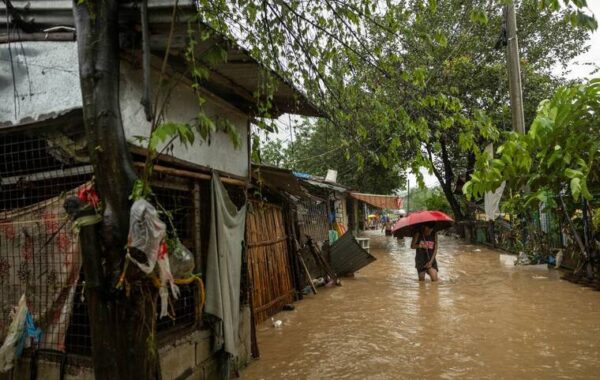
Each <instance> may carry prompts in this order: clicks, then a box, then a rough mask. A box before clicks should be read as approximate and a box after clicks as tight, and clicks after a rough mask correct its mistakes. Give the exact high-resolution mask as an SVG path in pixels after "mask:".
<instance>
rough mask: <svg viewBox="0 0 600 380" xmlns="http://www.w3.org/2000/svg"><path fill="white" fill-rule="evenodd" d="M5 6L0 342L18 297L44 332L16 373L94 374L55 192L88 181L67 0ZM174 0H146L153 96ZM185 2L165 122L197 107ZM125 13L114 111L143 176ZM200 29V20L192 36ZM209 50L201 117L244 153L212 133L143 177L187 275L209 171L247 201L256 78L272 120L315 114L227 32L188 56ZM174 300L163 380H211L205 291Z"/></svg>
mask: <svg viewBox="0 0 600 380" xmlns="http://www.w3.org/2000/svg"><path fill="white" fill-rule="evenodd" d="M11 3H12V5H13V8H12V10H11V11H10V12H8V11H7V9H6V6H5V5H1V6H0V8H2V9H3V11H4V12H5V13H6V14H7V18H3V21H2V23H3V24H2V26H3V28H2V31H3V33H2V34H0V56H1V57H2V61H3V62H4V64H3V65H2V69H0V83H2V84H3V85H2V86H1V87H0V181H1V182H0V188H1V192H0V305H1V307H2V309H1V315H0V341H3V340H4V337H5V335H6V331H7V328H8V326H9V323H10V320H9V311H10V309H11V308H12V307H13V306H14V305H16V304H17V302H18V300H19V297H20V296H21V295H22V294H25V293H26V294H27V295H28V297H29V298H28V304H29V309H30V310H31V312H32V314H33V317H34V320H35V322H37V324H38V326H39V327H40V328H41V329H42V331H43V332H44V335H43V338H42V341H41V343H40V345H39V349H38V350H37V351H36V355H35V356H31V355H28V353H26V354H25V357H24V359H23V360H20V361H19V362H18V363H17V366H16V367H15V368H14V369H13V374H12V375H13V376H15V377H18V378H20V377H24V376H27V373H28V372H29V369H30V368H35V367H37V370H38V372H40V373H44V374H46V375H47V377H54V378H59V377H60V378H63V376H65V377H67V378H69V377H70V378H73V377H78V378H93V373H92V371H91V369H90V367H91V364H92V363H91V360H90V354H91V352H90V347H91V341H90V329H89V323H88V314H87V313H88V312H87V306H86V300H85V298H84V297H83V289H84V286H85V285H84V279H82V277H81V260H80V252H79V246H78V241H77V237H76V235H75V234H74V233H73V232H72V228H71V227H72V226H71V223H70V222H68V221H67V219H66V215H65V213H64V210H63V208H62V203H63V200H64V195H65V194H73V193H74V192H76V191H77V189H81V187H82V186H83V185H84V184H86V183H87V182H88V181H90V179H91V178H92V177H93V175H94V171H93V168H92V166H91V165H90V159H89V156H88V150H87V139H86V136H85V133H84V129H83V127H82V125H83V115H82V98H81V91H80V83H79V82H80V78H79V70H78V53H77V48H76V42H75V41H76V35H75V32H74V29H73V19H72V8H71V7H72V4H73V2H72V1H51V2H49V1H44V2H37V1H34V2H30V1H12V2H11ZM174 3H175V2H174V1H159V0H150V1H148V7H149V17H148V18H149V24H150V30H151V36H150V46H151V50H152V53H153V54H152V59H151V68H152V72H151V83H152V86H151V87H152V88H153V89H157V88H159V85H158V81H159V79H158V78H159V76H160V66H161V58H162V56H163V55H164V52H165V48H166V44H167V40H168V38H167V36H168V32H169V29H170V26H171V25H170V20H171V17H170V15H171V12H172V8H173V5H174ZM194 3H195V2H194V1H191V0H189V1H179V8H180V9H179V11H178V18H177V24H176V25H175V28H174V37H173V44H172V46H171V51H172V54H171V56H170V57H169V64H168V68H167V72H166V77H167V78H166V79H167V81H168V82H169V83H170V84H171V85H172V92H171V93H172V95H171V99H170V102H169V104H168V107H167V111H166V116H165V121H172V122H189V121H190V120H193V119H194V118H195V117H196V115H197V114H198V111H199V108H198V107H199V106H198V102H197V97H196V95H195V94H194V91H193V89H192V83H193V82H192V80H191V78H190V76H189V72H188V71H187V70H186V64H185V60H184V58H183V57H184V51H185V49H186V48H187V46H188V45H187V43H186V38H187V36H188V21H190V20H192V17H193V16H194V15H195V6H194ZM121 6H122V8H123V12H122V17H123V20H122V22H123V24H124V25H133V26H134V27H132V28H131V30H130V32H129V33H126V34H125V35H124V36H123V37H124V38H123V40H122V42H121V43H122V46H121V48H122V51H121V73H120V74H121V75H120V80H121V83H120V108H121V110H120V111H121V114H122V119H123V125H124V133H125V136H126V138H127V139H128V141H129V143H130V151H131V154H132V157H133V159H134V161H135V162H136V163H137V167H138V168H141V166H142V165H143V162H144V159H145V156H146V151H145V149H144V146H145V145H144V143H143V142H141V140H140V138H139V136H142V137H148V135H149V122H148V121H147V120H146V118H145V117H144V111H143V107H142V105H141V104H140V99H141V98H142V94H143V74H144V73H143V70H142V67H141V62H140V58H139V56H140V54H139V53H140V46H139V44H137V43H136V41H139V40H140V36H139V32H137V31H136V30H139V28H136V27H135V26H136V25H138V24H139V22H140V21H139V20H140V14H139V8H138V7H137V6H136V4H135V2H133V1H132V2H128V1H124V2H122V4H121ZM23 22H25V23H26V25H27V30H24V29H23V25H24V24H23ZM203 27H204V26H203V25H201V24H198V25H197V28H198V31H197V32H198V33H200V31H201V28H203ZM4 31H7V32H4ZM217 47H218V48H219V49H223V50H224V51H225V52H226V54H227V60H226V61H224V62H222V63H220V64H218V65H216V66H214V67H212V68H211V72H210V75H209V77H208V78H207V79H206V81H205V82H204V83H203V87H202V88H201V89H200V91H201V92H202V95H203V97H204V98H205V100H206V103H205V104H204V106H203V107H204V110H205V112H206V114H207V116H209V117H211V118H219V119H222V120H226V121H227V122H228V123H229V125H231V126H232V128H234V129H235V133H236V134H237V135H238V136H239V137H240V138H239V141H240V146H239V147H238V148H234V146H233V145H232V143H231V141H230V139H229V137H228V135H227V134H226V133H223V132H216V133H214V134H212V136H211V137H210V140H209V141H206V142H205V143H203V144H202V145H200V146H197V145H195V146H193V147H189V148H186V147H185V146H181V145H179V144H174V145H173V146H171V147H170V148H169V149H168V150H166V153H164V154H161V155H160V156H159V158H158V161H157V164H156V166H155V167H154V176H153V178H152V186H153V189H154V192H155V194H156V197H157V199H159V200H160V203H161V204H162V206H163V207H165V208H166V209H168V210H170V211H171V212H172V214H173V220H174V221H175V223H176V225H175V227H176V229H177V231H178V234H179V237H180V238H181V240H182V242H183V244H184V245H185V246H186V247H187V248H188V249H189V250H190V251H191V252H192V253H193V254H194V260H195V272H200V273H202V272H203V271H204V269H205V267H206V257H207V251H208V245H209V227H210V218H211V211H212V210H211V202H210V185H209V181H210V180H211V178H212V175H213V173H217V174H219V176H220V178H221V179H222V182H223V183H224V184H225V187H226V189H227V193H228V196H229V198H231V200H232V201H233V202H234V203H235V204H236V206H238V207H241V206H243V205H245V204H246V199H247V188H248V185H249V183H250V176H251V174H250V159H249V157H250V147H249V145H250V144H249V138H250V125H251V122H252V120H253V118H254V117H255V116H256V115H257V113H258V110H257V105H256V101H255V98H254V96H253V94H254V93H255V92H256V91H257V90H258V88H259V87H260V86H261V85H262V84H263V82H262V80H263V78H266V77H269V78H271V79H272V80H273V81H274V82H275V87H276V90H275V92H274V94H273V101H272V103H273V109H272V110H271V115H272V116H273V117H278V116H279V115H281V114H283V113H298V114H302V115H306V116H317V115H318V114H319V113H318V111H317V110H316V109H315V108H314V107H313V106H312V105H310V104H309V103H308V102H307V101H306V100H305V99H304V97H303V95H302V94H301V93H300V92H298V91H296V90H295V89H294V87H293V86H292V85H291V84H289V83H287V82H285V81H284V80H282V79H281V78H280V77H278V76H277V75H276V74H274V73H272V72H270V71H269V70H268V69H267V68H265V67H264V66H262V65H261V64H260V63H259V62H257V61H256V60H255V59H254V58H252V57H251V56H250V54H249V53H248V52H246V51H245V50H244V49H242V48H241V47H239V46H237V45H236V44H235V43H233V42H231V41H227V40H226V39H225V38H223V37H222V36H218V35H213V36H212V37H210V38H208V39H206V40H203V41H201V42H199V43H198V44H197V45H196V46H195V51H196V54H197V55H198V56H201V55H202V54H203V53H206V52H207V51H209V50H210V49H213V48H217ZM196 138H197V140H198V141H200V137H199V136H196ZM240 254H241V253H240ZM242 278H243V276H242ZM241 287H242V297H241V300H240V309H241V312H240V321H239V328H240V341H239V342H238V343H239V352H240V355H239V362H238V363H239V364H240V365H243V363H245V362H246V361H247V360H248V359H249V357H250V343H251V342H250V329H251V321H250V319H251V313H250V309H249V299H248V298H249V297H248V296H249V295H248V283H247V279H246V280H242V284H241ZM180 290H181V295H180V297H179V299H178V300H176V301H174V302H173V310H172V316H173V317H172V318H161V319H158V321H157V330H158V344H159V354H160V357H161V367H162V371H163V377H164V378H165V379H174V378H178V377H180V376H182V375H184V374H187V375H189V376H191V375H192V374H193V376H194V377H195V378H213V377H214V375H215V371H216V365H215V363H214V360H213V357H212V353H211V347H210V340H211V333H210V331H209V330H208V329H207V328H206V326H205V325H204V322H203V319H202V304H201V294H200V290H199V288H198V286H197V285H196V284H189V285H181V286H180ZM157 318H158V317H157Z"/></svg>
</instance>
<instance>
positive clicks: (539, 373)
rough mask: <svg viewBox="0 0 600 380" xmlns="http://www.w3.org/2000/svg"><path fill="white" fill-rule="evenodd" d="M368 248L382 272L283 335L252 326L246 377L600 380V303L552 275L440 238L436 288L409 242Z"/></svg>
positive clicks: (303, 315)
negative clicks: (252, 351) (252, 356)
mask: <svg viewBox="0 0 600 380" xmlns="http://www.w3.org/2000/svg"><path fill="white" fill-rule="evenodd" d="M370 237H371V239H372V240H371V252H372V253H373V254H374V255H375V256H376V257H377V261H375V262H374V263H373V264H371V265H369V266H368V267H366V268H364V269H363V270H361V271H360V272H359V273H358V274H357V275H356V277H355V278H350V279H345V280H343V286H342V287H337V288H333V289H323V290H322V291H320V292H319V294H318V295H316V296H314V297H313V296H311V297H307V298H306V299H305V300H303V301H301V302H298V303H296V310H295V311H293V312H283V313H281V314H279V315H278V316H277V318H278V319H282V320H283V321H284V325H283V328H281V329H277V330H276V329H273V328H272V327H271V326H270V324H269V323H265V324H263V325H261V326H259V328H258V333H259V336H258V342H259V346H260V351H261V359H260V360H259V361H257V362H254V363H252V364H251V365H250V366H249V367H248V368H247V369H245V370H244V371H243V372H242V377H243V378H245V379H260V378H265V379H324V378H352V379H354V378H365V379H397V378H424V377H431V378H444V379H463V378H527V377H531V378H567V377H571V378H590V374H594V373H598V372H600V350H598V343H597V342H599V341H600V327H599V325H598V322H597V321H598V320H600V293H598V292H590V291H588V290H586V289H582V288H580V287H577V286H574V285H572V284H569V283H565V282H562V281H560V280H559V278H558V275H557V273H556V272H552V271H547V270H546V271H542V272H540V271H539V270H538V271H534V270H531V269H529V268H521V267H511V266H506V265H505V264H504V263H503V262H502V261H501V260H500V258H499V255H498V253H497V252H495V251H492V250H489V249H486V248H482V247H477V246H474V245H464V244H461V243H460V242H459V241H457V240H454V239H448V238H443V237H441V238H440V250H439V254H438V255H439V260H438V262H439V266H440V277H441V279H442V281H441V282H440V283H437V284H432V283H431V282H429V281H427V282H425V283H420V282H419V281H417V276H416V271H415V269H414V253H413V251H412V250H410V249H409V248H408V241H405V242H404V244H402V243H399V242H397V241H396V239H393V238H386V237H382V236H376V235H374V234H371V235H370ZM476 249H481V251H479V252H476V251H475V250H476ZM536 276H537V277H536ZM541 276H543V277H544V278H540V277H541Z"/></svg>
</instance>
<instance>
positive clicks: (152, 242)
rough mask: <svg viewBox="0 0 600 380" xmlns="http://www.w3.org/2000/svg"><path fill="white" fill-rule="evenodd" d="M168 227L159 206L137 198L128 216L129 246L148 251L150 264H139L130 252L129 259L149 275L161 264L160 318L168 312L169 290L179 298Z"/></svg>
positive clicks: (147, 256)
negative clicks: (173, 271)
mask: <svg viewBox="0 0 600 380" xmlns="http://www.w3.org/2000/svg"><path fill="white" fill-rule="evenodd" d="M166 236H167V227H166V225H165V224H164V223H163V222H162V221H161V220H160V218H159V217H158V212H157V211H156V208H155V207H154V206H152V205H151V204H150V203H149V202H148V201H146V200H144V199H138V200H137V201H135V202H134V203H133V205H132V206H131V213H130V219H129V238H128V241H129V247H132V248H136V249H138V250H140V251H142V252H144V253H145V254H146V258H147V261H148V262H147V264H144V263H140V262H139V261H137V260H136V259H134V258H133V257H132V256H131V255H129V254H128V255H127V257H128V259H129V260H131V261H132V262H133V263H134V264H136V265H137V266H138V267H139V268H140V269H141V270H142V271H143V272H145V273H148V274H150V273H151V272H152V271H153V270H154V268H155V267H156V264H157V263H158V268H159V278H160V289H159V292H158V293H159V296H160V305H161V306H160V317H161V318H162V317H164V316H166V315H167V307H168V299H169V291H168V288H167V285H168V287H169V288H170V289H171V293H172V294H173V297H174V298H175V299H177V298H179V288H178V287H177V285H175V281H174V280H173V275H172V274H171V269H170V266H169V259H168V257H167V253H168V252H167V251H168V250H167V245H166V244H165V241H164V240H165V237H166Z"/></svg>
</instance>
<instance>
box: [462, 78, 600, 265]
mask: <svg viewBox="0 0 600 380" xmlns="http://www.w3.org/2000/svg"><path fill="white" fill-rule="evenodd" d="M599 113H600V79H594V80H591V81H589V82H588V83H585V84H578V85H571V86H566V87H561V88H560V89H558V90H557V91H556V93H555V94H554V96H553V97H552V98H551V99H550V100H545V101H543V102H542V103H541V104H540V106H539V108H538V114H537V116H536V118H535V119H534V121H533V123H532V124H531V128H530V129H529V131H528V132H527V133H526V134H524V135H523V134H517V133H515V132H507V133H506V136H505V141H504V143H503V144H502V145H500V146H499V147H498V149H497V153H498V157H497V158H492V157H489V156H488V155H487V154H483V155H481V156H480V158H479V159H478V161H477V164H476V170H475V172H474V173H473V175H472V176H471V180H470V181H469V182H467V184H466V185H465V187H464V191H465V193H466V194H467V196H469V197H473V196H474V197H481V196H483V194H484V193H485V192H487V191H493V190H495V189H496V188H497V187H498V186H500V184H501V183H502V182H505V183H506V188H507V190H505V193H507V194H508V201H507V202H509V203H510V204H511V205H513V207H516V208H517V209H518V210H520V211H521V213H523V214H527V213H530V212H532V211H536V210H539V209H540V207H545V208H550V209H559V210H562V212H563V213H564V214H563V217H562V219H563V221H564V222H565V224H566V225H568V226H569V227H570V230H571V233H572V235H573V236H574V238H575V241H576V242H577V245H578V249H579V250H580V251H581V253H582V256H583V258H584V259H585V260H584V263H585V264H587V265H589V266H590V267H591V268H593V270H594V271H595V272H596V273H595V275H596V276H598V275H599V274H600V267H599V266H598V261H597V257H598V256H599V255H600V252H598V246H596V247H594V246H593V244H592V242H591V241H592V240H593V232H592V231H593V227H592V228H590V227H586V226H585V224H584V225H583V226H581V227H582V228H577V227H576V226H575V225H574V223H573V221H572V216H571V214H570V213H569V212H568V211H567V208H568V206H567V204H568V203H571V202H569V201H568V199H567V200H565V199H564V198H563V196H564V197H566V196H567V194H570V195H571V196H572V203H571V204H570V206H571V209H574V208H581V210H583V213H584V214H587V217H589V219H588V220H590V222H591V223H594V218H595V217H596V218H597V215H598V214H597V211H596V213H594V211H593V210H592V208H591V207H590V206H589V204H588V201H590V200H592V198H593V196H592V194H593V192H600V174H599V173H600V155H599V153H600V116H599ZM595 215H596V216H595ZM580 232H583V236H584V239H581V238H580ZM590 232H592V233H590ZM597 233H598V232H597V230H596V234H597ZM597 239H600V236H598V237H597ZM582 267H583V266H582Z"/></svg>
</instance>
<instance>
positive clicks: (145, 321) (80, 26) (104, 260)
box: [73, 0, 160, 380]
mask: <svg viewBox="0 0 600 380" xmlns="http://www.w3.org/2000/svg"><path fill="white" fill-rule="evenodd" d="M73 9H74V11H73V13H74V18H75V26H76V29H77V46H78V53H79V74H80V80H81V92H82V98H83V117H84V127H85V132H86V136H87V139H88V148H89V152H90V158H91V161H92V164H93V166H94V174H95V183H96V188H97V190H98V194H99V195H100V198H101V200H102V203H103V209H104V214H103V221H102V224H101V225H100V226H99V227H92V228H93V231H90V230H86V231H85V233H82V234H81V246H82V253H83V256H84V265H83V269H84V276H85V278H86V279H94V287H93V288H91V289H90V288H88V289H86V293H87V294H89V296H90V298H88V303H89V305H90V307H91V308H90V313H89V314H90V315H89V318H90V327H91V332H92V356H93V362H94V371H95V375H96V379H99V380H102V379H111V380H114V379H155V378H160V366H159V358H158V354H157V351H156V342H155V339H154V337H155V326H156V297H157V290H156V289H155V288H154V287H153V285H152V284H151V282H150V281H148V279H147V278H146V276H143V275H141V273H140V271H138V270H137V269H135V268H132V267H133V266H129V268H130V269H129V270H128V273H127V275H128V276H127V286H126V288H127V292H119V291H116V290H115V284H116V282H117V279H118V277H119V274H120V272H121V270H122V268H123V263H124V257H125V252H124V248H123V247H125V245H126V244H127V234H128V230H129V209H130V200H129V195H130V193H131V189H132V186H133V183H134V181H135V179H136V178H137V176H136V174H135V171H134V168H133V163H132V161H131V157H130V155H129V150H128V147H127V141H126V139H125V134H124V131H123V125H122V121H121V112H120V107H119V66H120V65H119V64H120V62H119V29H118V28H119V22H118V21H119V7H118V0H85V1H84V2H82V3H81V4H79V1H78V0H74V1H73ZM89 228H90V227H84V229H89ZM82 231H83V230H82ZM98 272H100V273H98ZM125 293H126V294H125ZM93 310H95V312H92V311H93Z"/></svg>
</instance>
